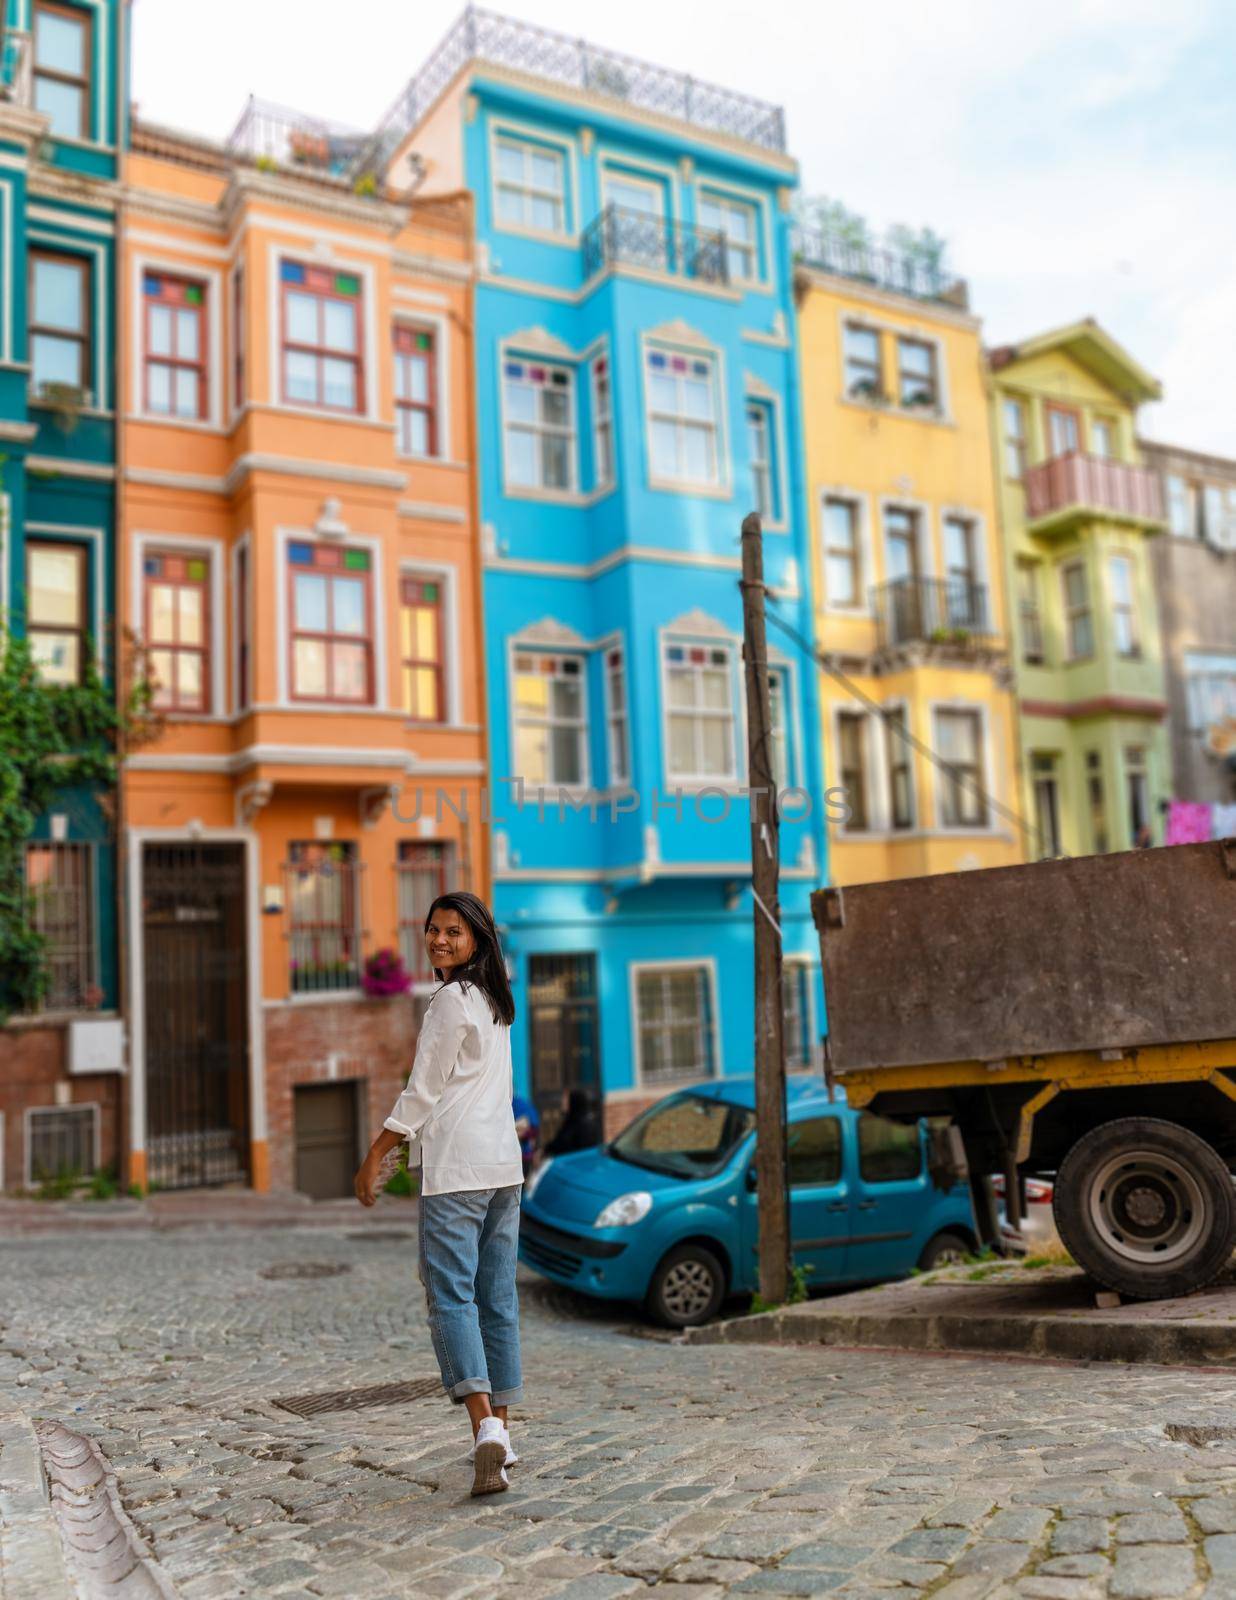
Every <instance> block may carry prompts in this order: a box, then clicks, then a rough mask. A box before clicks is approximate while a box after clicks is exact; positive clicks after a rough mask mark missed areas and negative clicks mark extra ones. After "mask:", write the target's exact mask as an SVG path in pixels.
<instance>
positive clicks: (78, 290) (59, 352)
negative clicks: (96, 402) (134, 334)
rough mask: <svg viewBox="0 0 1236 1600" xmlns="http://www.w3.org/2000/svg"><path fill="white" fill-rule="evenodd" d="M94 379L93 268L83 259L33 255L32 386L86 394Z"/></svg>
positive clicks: (34, 252)
mask: <svg viewBox="0 0 1236 1600" xmlns="http://www.w3.org/2000/svg"><path fill="white" fill-rule="evenodd" d="M89 373H90V267H89V265H88V264H87V263H86V262H85V261H83V260H82V259H81V257H80V256H62V255H53V254H51V253H50V252H47V251H41V250H40V251H33V250H32V251H31V253H30V382H31V385H32V387H33V389H34V392H35V393H36V394H40V393H42V392H43V390H44V389H45V388H46V387H47V386H48V385H49V384H65V385H67V386H68V387H69V388H71V389H79V390H81V391H82V393H83V394H84V393H86V391H87V388H88V385H87V378H88V377H89Z"/></svg>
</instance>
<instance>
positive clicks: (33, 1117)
mask: <svg viewBox="0 0 1236 1600" xmlns="http://www.w3.org/2000/svg"><path fill="white" fill-rule="evenodd" d="M26 1140H27V1155H26V1183H27V1186H29V1187H31V1188H32V1187H33V1186H34V1185H35V1184H38V1183H44V1182H46V1181H47V1180H48V1179H49V1178H60V1177H63V1176H64V1175H65V1174H66V1173H74V1174H78V1175H80V1176H82V1177H85V1176H87V1175H88V1174H90V1173H92V1172H93V1171H94V1170H95V1168H96V1167H97V1166H98V1159H97V1157H98V1148H99V1108H98V1107H97V1106H32V1107H31V1108H30V1109H29V1110H28V1111H27V1112H26Z"/></svg>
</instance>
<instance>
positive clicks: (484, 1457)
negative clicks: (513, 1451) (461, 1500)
mask: <svg viewBox="0 0 1236 1600" xmlns="http://www.w3.org/2000/svg"><path fill="white" fill-rule="evenodd" d="M509 1448H510V1441H509V1439H508V1438H507V1432H506V1429H505V1428H504V1427H503V1426H502V1423H501V1422H500V1421H499V1420H498V1418H497V1417H486V1418H485V1420H484V1421H483V1422H482V1423H481V1426H480V1428H479V1429H478V1430H477V1435H476V1443H475V1444H474V1445H473V1447H472V1493H473V1494H474V1495H478V1494H498V1493H500V1492H501V1491H502V1490H503V1489H507V1488H509V1487H510V1480H509V1479H508V1478H507V1475H506V1454H507V1451H508V1449H509Z"/></svg>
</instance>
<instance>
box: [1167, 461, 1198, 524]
mask: <svg viewBox="0 0 1236 1600" xmlns="http://www.w3.org/2000/svg"><path fill="white" fill-rule="evenodd" d="M1163 492H1164V495H1165V496H1166V499H1167V525H1168V529H1169V530H1170V532H1171V533H1172V534H1173V536H1174V537H1175V538H1177V539H1196V538H1197V496H1196V492H1195V487H1194V485H1193V484H1192V483H1191V482H1190V481H1189V479H1188V478H1186V477H1185V476H1184V475H1183V474H1182V473H1179V472H1168V473H1165V474H1164V481H1163ZM1178 512H1179V513H1180V516H1179V518H1178V517H1177V513H1178Z"/></svg>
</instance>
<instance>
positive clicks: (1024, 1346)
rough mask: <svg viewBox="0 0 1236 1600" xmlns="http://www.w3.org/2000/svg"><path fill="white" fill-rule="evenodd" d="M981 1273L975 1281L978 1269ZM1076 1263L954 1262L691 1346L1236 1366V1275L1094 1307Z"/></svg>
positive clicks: (742, 1320)
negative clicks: (1166, 1295)
mask: <svg viewBox="0 0 1236 1600" xmlns="http://www.w3.org/2000/svg"><path fill="white" fill-rule="evenodd" d="M980 1272H981V1273H983V1274H984V1276H982V1277H981V1278H980V1277H978V1275H977V1274H978V1273H980ZM1095 1294H1096V1289H1095V1285H1094V1283H1093V1282H1092V1281H1091V1280H1090V1279H1089V1278H1087V1277H1086V1275H1085V1274H1084V1273H1082V1272H1080V1271H1078V1270H1077V1269H1076V1268H1071V1267H1042V1268H1038V1269H1026V1268H1024V1267H1020V1266H1017V1265H1008V1266H1000V1267H980V1268H977V1269H976V1268H973V1267H951V1268H947V1269H945V1270H944V1271H941V1272H938V1273H930V1274H927V1275H926V1276H924V1277H921V1278H911V1279H909V1280H908V1281H905V1282H901V1283H888V1284H882V1285H880V1286H879V1287H878V1288H874V1289H860V1290H857V1291H855V1292H853V1293H850V1294H840V1295H835V1296H833V1297H831V1298H828V1299H817V1300H808V1301H806V1302H805V1303H804V1304H802V1305H796V1306H787V1307H785V1308H784V1309H782V1310H780V1311H770V1312H766V1313H764V1314H763V1315H760V1316H748V1317H735V1318H732V1319H730V1320H728V1321H725V1322H713V1323H709V1324H707V1325H706V1326H705V1327H702V1328H691V1329H689V1330H688V1332H687V1339H688V1341H689V1342H690V1343H692V1344H732V1343H755V1344H826V1345H845V1346H849V1347H851V1348H853V1347H859V1346H867V1347H871V1348H875V1349H893V1350H948V1351H965V1352H967V1353H975V1352H985V1351H986V1352H993V1353H999V1354H1002V1355H1019V1356H1038V1357H1044V1358H1056V1359H1058V1360H1068V1361H1126V1362H1154V1363H1159V1364H1162V1365H1166V1366H1225V1367H1226V1366H1230V1367H1236V1275H1234V1274H1233V1273H1232V1271H1231V1270H1229V1271H1228V1272H1227V1273H1225V1275H1224V1276H1223V1278H1222V1279H1220V1281H1219V1282H1218V1283H1216V1284H1214V1285H1212V1286H1211V1287H1210V1288H1209V1289H1205V1290H1202V1291H1201V1292H1199V1293H1198V1294H1193V1295H1187V1296H1185V1297H1184V1298H1182V1299H1179V1300H1153V1301H1143V1302H1132V1301H1131V1302H1129V1303H1127V1304H1123V1305H1116V1306H1112V1307H1099V1306H1097V1305H1096V1304H1095Z"/></svg>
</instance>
